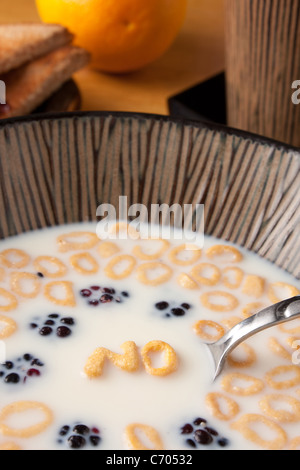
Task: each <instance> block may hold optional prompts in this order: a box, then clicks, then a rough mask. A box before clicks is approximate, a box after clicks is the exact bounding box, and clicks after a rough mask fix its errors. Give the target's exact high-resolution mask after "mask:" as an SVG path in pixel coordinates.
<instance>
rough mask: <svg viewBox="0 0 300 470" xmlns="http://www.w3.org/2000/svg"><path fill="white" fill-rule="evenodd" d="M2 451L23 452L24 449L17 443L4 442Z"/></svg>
mask: <svg viewBox="0 0 300 470" xmlns="http://www.w3.org/2000/svg"><path fill="white" fill-rule="evenodd" d="M0 450H22V448H21V447H20V446H19V445H18V444H16V443H15V442H10V441H9V442H4V444H0Z"/></svg>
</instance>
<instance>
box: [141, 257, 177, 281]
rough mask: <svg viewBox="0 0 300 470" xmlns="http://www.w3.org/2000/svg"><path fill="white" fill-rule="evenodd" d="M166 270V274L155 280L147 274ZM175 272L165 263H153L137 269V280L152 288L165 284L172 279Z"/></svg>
mask: <svg viewBox="0 0 300 470" xmlns="http://www.w3.org/2000/svg"><path fill="white" fill-rule="evenodd" d="M155 269H158V270H161V269H162V270H164V271H165V272H164V273H162V274H161V275H158V276H157V277H155V278H153V279H149V276H147V272H148V271H151V270H155ZM172 274H173V270H172V269H171V268H170V267H169V266H168V265H167V264H164V263H159V262H158V261H153V262H152V263H150V262H149V263H143V264H141V265H140V266H139V267H138V268H137V279H138V280H139V281H140V282H142V283H143V284H148V285H150V286H157V285H159V284H163V283H164V282H167V281H169V280H170V279H171V277H172Z"/></svg>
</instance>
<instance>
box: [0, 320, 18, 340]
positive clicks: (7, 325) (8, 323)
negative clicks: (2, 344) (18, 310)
mask: <svg viewBox="0 0 300 470" xmlns="http://www.w3.org/2000/svg"><path fill="white" fill-rule="evenodd" d="M1 323H3V324H4V327H3V328H1V329H0V340H2V339H5V338H9V336H11V335H12V334H13V333H14V332H15V331H16V329H17V323H16V322H15V321H14V320H13V319H12V318H9V317H5V316H3V315H0V325H1Z"/></svg>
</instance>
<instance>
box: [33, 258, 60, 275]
mask: <svg viewBox="0 0 300 470" xmlns="http://www.w3.org/2000/svg"><path fill="white" fill-rule="evenodd" d="M43 262H46V263H49V264H51V265H52V266H54V267H56V270H55V271H50V270H49V269H47V268H46V266H43ZM33 265H34V269H35V270H36V271H37V272H38V273H42V274H44V276H46V277H50V278H55V277H62V276H65V274H66V273H67V271H68V269H67V266H66V265H65V264H64V263H63V262H62V261H61V260H60V259H58V258H55V257H54V256H38V257H37V258H36V259H35V260H34V262H33Z"/></svg>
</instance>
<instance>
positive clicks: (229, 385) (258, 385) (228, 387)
mask: <svg viewBox="0 0 300 470" xmlns="http://www.w3.org/2000/svg"><path fill="white" fill-rule="evenodd" d="M234 380H239V381H244V382H250V385H249V386H248V387H241V386H238V385H234V383H233V382H234ZM221 386H222V388H223V390H225V391H226V392H228V393H232V394H233V395H240V396H248V395H255V394H256V393H259V392H260V391H261V390H263V388H264V383H263V381H262V380H260V379H257V378H256V377H251V376H250V375H245V374H240V373H239V372H233V373H231V374H227V375H225V377H224V378H223V380H222V383H221Z"/></svg>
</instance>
